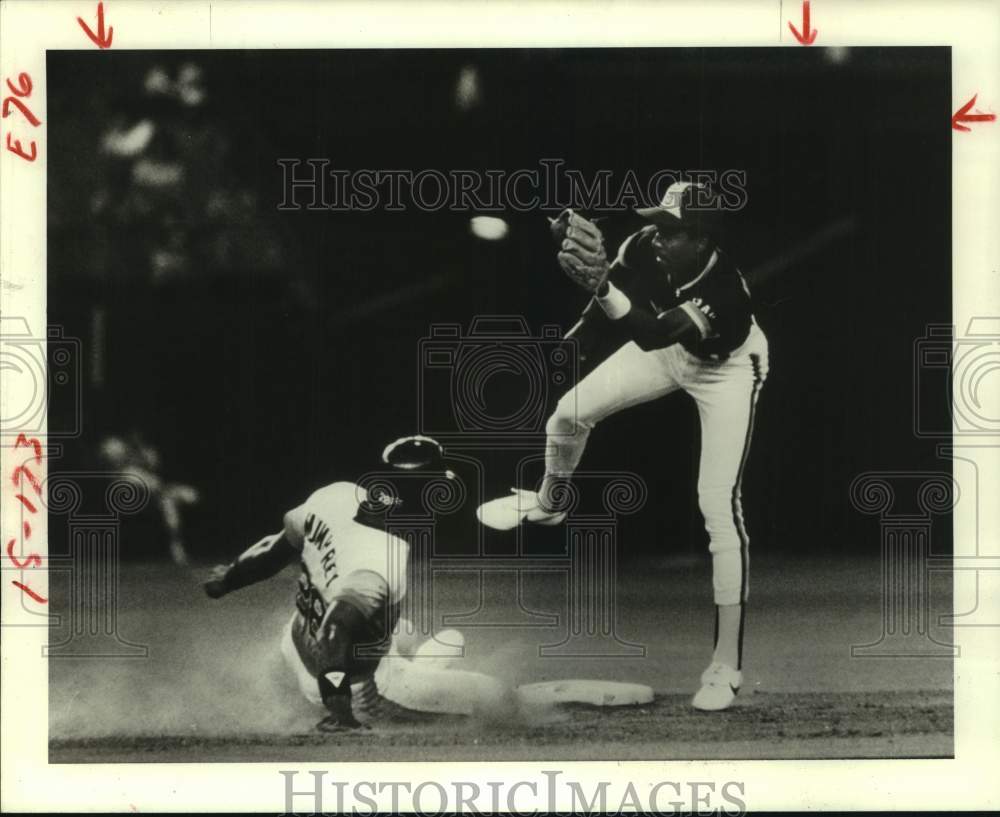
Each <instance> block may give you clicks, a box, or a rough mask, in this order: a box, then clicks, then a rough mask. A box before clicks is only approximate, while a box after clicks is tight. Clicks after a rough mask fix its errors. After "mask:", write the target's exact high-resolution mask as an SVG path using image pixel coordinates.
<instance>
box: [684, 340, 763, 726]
mask: <svg viewBox="0 0 1000 817" xmlns="http://www.w3.org/2000/svg"><path fill="white" fill-rule="evenodd" d="M747 348H748V349H749V351H748V352H746V353H744V354H740V355H734V356H733V357H732V358H730V360H728V361H726V362H725V363H722V364H719V365H718V366H717V367H706V366H702V367H700V371H699V372H698V374H697V375H696V377H695V381H694V382H693V383H691V384H690V385H689V384H685V388H686V389H687V390H688V391H689V392H690V393H691V394H692V396H693V397H694V398H695V401H696V402H697V404H698V413H699V416H700V418H701V428H702V435H701V436H702V448H701V459H700V464H699V474H698V504H699V507H700V508H701V512H702V515H703V516H704V517H705V528H706V530H707V531H708V535H709V550H710V552H711V554H712V585H713V591H714V597H715V604H716V623H715V644H714V651H713V655H712V663H711V664H710V665H709V668H708V669H707V670H706V671H705V673H704V674H703V676H702V679H701V680H702V687H701V689H700V690H699V692H698V694H697V695H696V696H695V698H694V701H693V705H694V706H695V707H696V708H698V709H706V710H716V709H725V708H727V707H728V706H729V705H730V704H732V702H733V699H734V698H735V697H736V693H737V691H738V690H739V687H740V684H741V683H742V663H743V632H744V624H745V616H746V600H747V594H748V589H749V583H748V570H749V561H750V553H749V547H750V539H749V536H748V535H747V531H746V525H745V523H744V518H743V506H742V498H741V482H742V477H743V469H744V467H745V465H746V460H747V456H748V454H749V450H750V441H751V437H752V432H753V425H754V414H755V410H756V404H757V397H758V394H759V392H760V388H761V386H762V384H763V382H764V377H765V376H766V366H767V348H766V341H764V340H763V335H756V334H753V333H752V335H751V340H750V341H748V345H747Z"/></svg>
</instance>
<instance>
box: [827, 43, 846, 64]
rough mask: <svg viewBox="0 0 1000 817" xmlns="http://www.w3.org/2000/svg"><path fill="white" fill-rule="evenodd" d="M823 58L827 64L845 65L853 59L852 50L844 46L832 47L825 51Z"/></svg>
mask: <svg viewBox="0 0 1000 817" xmlns="http://www.w3.org/2000/svg"><path fill="white" fill-rule="evenodd" d="M823 56H824V57H826V61H827V62H831V63H833V64H834V65H843V64H844V63H845V62H847V61H848V60H849V59H850V58H851V49H850V48H848V47H847V46H844V45H831V46H830V47H829V48H825V49H823Z"/></svg>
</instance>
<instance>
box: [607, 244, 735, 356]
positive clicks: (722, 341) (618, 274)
mask: <svg viewBox="0 0 1000 817" xmlns="http://www.w3.org/2000/svg"><path fill="white" fill-rule="evenodd" d="M655 236H656V227H654V226H652V225H650V226H647V227H643V228H642V229H641V230H639V231H638V232H636V233H633V234H632V235H630V236H629V237H628V238H626V239H625V241H623V242H622V244H621V247H620V248H619V250H618V257H617V259H616V260H615V265H614V268H613V270H614V272H613V275H612V282H613V283H614V285H615V286H616V287H618V288H619V289H620V290H622V292H624V293H625V294H626V295H628V297H629V300H630V301H631V302H632V308H633V309H644V310H647V311H651V312H652V313H653V314H654V315H660V314H662V313H664V312H666V311H667V310H670V309H673V308H675V307H681V308H682V309H684V311H685V312H686V313H687V314H688V316H689V317H691V319H692V321H694V323H695V324H696V325H697V327H698V330H699V331H698V335H697V336H696V337H694V338H693V339H690V340H689V339H682V340H681V341H680V343H681V344H682V345H683V346H684V348H686V349H687V350H688V351H689V352H691V353H692V354H694V355H697V356H698V357H700V358H704V359H707V360H723V359H725V358H727V357H728V356H729V354H730V353H731V352H732V351H733V350H734V349H736V348H737V347H739V346H740V345H741V344H742V343H743V341H745V340H746V338H747V335H748V334H749V332H750V325H751V322H752V320H753V309H752V307H751V303H750V291H749V289H748V288H747V285H746V282H745V281H744V280H743V276H742V275H741V274H740V271H739V270H738V269H737V268H736V265H735V264H733V262H732V260H731V259H730V258H729V257H728V256H727V255H726V254H725V253H724V252H723V251H722V250H719V249H716V250H715V252H714V253H713V254H712V256H711V258H710V260H709V261H708V262H707V263H706V264H705V266H704V268H702V269H701V270H698V271H695V270H691V271H690V272H685V271H681V273H682V274H681V275H680V276H679V277H680V278H681V279H682V280H687V281H688V282H687V283H686V284H683V285H681V286H680V287H677V288H675V287H674V286H673V285H672V284H671V282H670V280H669V278H668V277H667V274H666V273H665V272H664V270H663V268H662V267H661V266H660V264H659V263H658V262H657V260H656V251H655V250H654V248H653V244H652V242H653V238H654V237H655ZM692 275H693V277H691V276H692Z"/></svg>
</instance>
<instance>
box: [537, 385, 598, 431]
mask: <svg viewBox="0 0 1000 817" xmlns="http://www.w3.org/2000/svg"><path fill="white" fill-rule="evenodd" d="M593 427H594V424H593V423H592V422H588V420H587V418H586V417H583V416H581V415H580V413H579V411H578V407H577V403H576V399H575V398H574V397H573V392H570V393H569V394H567V395H566V396H564V397H563V398H562V399H561V400H560V401H559V403H558V405H557V406H556V409H555V411H553V412H552V414H551V416H550V417H549V419H548V422H547V423H546V424H545V433H546V434H548V435H549V436H569V435H572V434H584V433H587V432H588V431H590V429H591V428H593Z"/></svg>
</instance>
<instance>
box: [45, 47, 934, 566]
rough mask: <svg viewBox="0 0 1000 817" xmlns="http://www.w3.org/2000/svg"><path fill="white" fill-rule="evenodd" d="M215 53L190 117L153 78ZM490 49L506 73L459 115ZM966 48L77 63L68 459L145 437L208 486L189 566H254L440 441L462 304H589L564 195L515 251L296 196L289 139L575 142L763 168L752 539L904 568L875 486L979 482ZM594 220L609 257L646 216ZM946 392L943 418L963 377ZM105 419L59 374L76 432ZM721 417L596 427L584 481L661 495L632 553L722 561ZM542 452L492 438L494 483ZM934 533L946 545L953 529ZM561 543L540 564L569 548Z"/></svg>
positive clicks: (566, 309)
mask: <svg viewBox="0 0 1000 817" xmlns="http://www.w3.org/2000/svg"><path fill="white" fill-rule="evenodd" d="M186 66H193V67H194V73H192V74H191V82H190V87H191V88H192V89H193V90H192V91H191V94H194V96H190V97H189V98H188V103H184V102H183V101H178V100H177V99H175V98H173V97H170V96H169V95H166V94H158V93H156V92H155V88H156V82H157V81H158V80H157V79H156V77H157V76H158V75H156V73H155V72H156V71H157V70H159V71H161V72H162V73H163V74H164V75H166V76H168V77H170V78H171V81H176V78H177V77H178V76H179V74H180V72H182V70H188V69H187V68H185V67H186ZM467 66H474V67H475V70H476V72H477V76H478V83H479V92H478V96H477V97H476V101H475V103H474V104H463V105H460V104H456V83H457V82H458V80H459V78H460V76H461V72H462V71H463V68H465V67H467ZM949 66H950V51H949V50H948V49H947V48H919V49H918V48H854V49H850V51H849V53H848V55H847V59H846V60H843V61H840V62H835V61H832V60H831V59H830V58H829V54H827V53H826V50H825V49H822V48H810V49H741V50H729V49H675V50H658V49H621V50H611V51H609V50H601V51H596V50H588V49H579V50H572V51H566V50H527V49H518V50H510V51H492V50H476V51H461V50H441V51H407V50H398V51H392V52H388V51H379V50H366V51H335V52H334V51H326V52H312V51H295V52H290V51H267V52H241V51H229V52H214V53H207V52H184V51H169V52H158V53H156V52H129V51H117V50H115V51H111V52H107V53H98V52H60V51H50V52H49V54H48V67H47V70H48V75H49V81H48V83H47V87H48V88H49V97H48V128H49V141H50V147H49V176H48V199H49V226H48V320H49V323H50V324H54V325H60V326H63V327H64V330H65V333H66V334H67V335H69V336H71V337H77V338H80V340H81V342H82V343H83V355H82V359H81V367H82V373H83V382H82V394H81V401H82V402H81V406H82V418H83V434H82V436H81V437H79V438H78V439H73V440H69V441H67V442H66V445H65V451H64V455H63V457H62V458H61V460H53V461H52V465H51V468H52V471H53V472H57V471H58V470H59V469H60V468H66V469H80V468H88V467H95V466H94V463H95V462H96V458H97V452H98V450H99V447H100V444H101V441H102V440H103V439H105V438H106V437H107V436H108V435H112V434H119V435H120V434H128V433H129V432H131V431H136V432H139V433H141V435H142V437H143V438H144V439H145V440H147V441H148V442H149V443H150V444H152V445H153V446H155V448H156V449H157V450H158V451H159V452H160V456H161V458H162V466H163V471H164V473H167V474H169V475H170V477H171V478H172V479H176V480H178V481H182V482H185V483H189V484H191V485H194V486H196V487H197V489H198V491H199V492H200V494H201V502H200V503H199V504H198V505H197V506H195V507H193V508H192V509H190V511H189V512H188V513H187V517H186V532H187V535H186V538H187V540H188V545H189V549H190V551H191V554H192V556H193V557H194V558H196V559H199V558H202V557H204V558H205V559H208V558H211V557H214V556H216V555H218V554H220V553H223V552H225V553H230V554H231V553H233V552H235V551H236V550H239V549H242V548H243V547H245V546H246V545H248V544H250V543H251V542H252V541H253V540H254V539H255V538H258V537H259V535H260V532H261V531H266V530H268V529H270V528H271V527H273V526H274V523H275V521H276V520H280V516H281V513H282V512H283V511H284V510H285V509H287V508H288V507H291V506H292V505H293V504H294V503H295V502H297V501H298V500H299V499H301V498H302V497H303V496H305V495H307V494H308V493H309V492H310V491H311V490H312V489H313V488H315V487H317V486H318V485H320V484H323V483H325V482H329V481H332V480H333V479H337V478H344V477H348V478H349V477H352V476H355V475H357V474H358V473H360V472H361V471H364V470H366V469H368V468H370V467H372V466H373V465H374V464H375V461H376V459H377V456H378V454H379V452H381V450H382V447H383V446H384V445H385V444H386V442H388V441H389V440H392V439H394V438H395V437H398V436H400V435H402V434H406V433H411V432H414V431H416V430H418V429H417V416H418V400H419V399H421V396H422V395H423V396H426V392H421V390H420V389H419V388H418V378H420V377H422V376H423V375H422V372H421V368H420V366H419V360H418V344H419V342H420V340H421V339H422V338H425V337H427V335H428V333H429V329H430V326H431V325H432V324H435V323H451V324H460V325H461V326H462V327H464V329H465V330H466V331H467V330H468V328H469V325H470V321H471V320H472V318H473V317H475V316H477V315H521V316H523V317H524V318H525V319H526V321H527V322H528V325H529V326H530V327H531V329H532V330H533V331H534V332H538V331H539V330H540V329H541V327H542V326H543V325H551V324H554V325H558V326H560V327H561V328H562V329H563V330H566V329H568V328H569V327H570V326H571V325H572V323H573V322H574V321H575V319H576V316H577V314H578V312H579V310H580V309H581V308H582V306H583V305H584V303H585V300H586V298H585V295H584V294H582V293H581V292H580V291H579V290H578V289H576V288H574V287H573V286H572V284H571V283H570V282H569V281H567V280H566V279H565V277H564V276H563V275H562V273H561V272H560V270H559V268H558V266H557V265H556V263H555V259H554V249H553V247H552V244H551V239H550V237H549V234H548V230H547V222H546V220H545V218H544V216H545V215H555V213H546V212H542V211H534V212H509V213H503V214H502V215H503V217H504V219H505V220H506V221H507V223H508V225H509V228H510V229H509V233H508V234H507V236H506V237H505V238H504V239H503V240H500V241H492V242H487V241H482V240H480V239H478V238H476V237H475V236H474V235H472V234H471V233H470V232H469V229H468V222H469V218H470V216H472V215H475V213H471V212H449V211H447V210H442V211H439V212H436V213H423V212H419V211H416V210H413V209H409V210H406V211H404V212H385V211H381V210H378V209H375V210H372V211H370V212H307V211H289V212H282V211H279V210H278V204H279V202H280V201H281V197H282V173H281V168H280V167H279V165H278V164H277V162H278V160H279V159H282V158H289V159H300V160H306V159H309V158H312V157H323V158H329V159H330V160H331V162H332V163H334V164H335V165H336V166H339V167H342V168H347V169H357V168H373V169H380V168H412V169H414V170H420V169H423V168H436V169H439V170H441V171H443V172H448V170H449V169H453V168H486V167H489V168H498V169H504V170H506V171H508V172H513V171H514V170H516V169H518V168H535V169H537V168H538V166H539V165H538V163H539V160H540V159H545V158H553V157H557V158H559V159H562V160H564V161H565V163H566V165H567V166H568V167H571V168H575V169H578V170H579V171H580V172H581V173H583V174H584V175H585V176H587V177H590V176H591V175H593V174H594V173H596V172H597V171H599V170H608V171H610V172H611V173H612V174H613V177H614V178H615V179H620V178H622V177H623V176H624V174H626V173H627V172H629V171H633V172H634V173H635V174H636V175H637V176H638V177H639V178H640V179H643V178H646V177H647V176H648V175H650V174H652V173H653V172H655V171H656V170H658V169H661V168H681V169H715V170H718V171H720V172H722V171H723V170H726V169H737V170H740V171H744V172H745V173H746V187H747V203H746V207H745V208H744V209H743V210H742V211H740V212H738V213H735V214H732V218H731V219H730V223H729V225H728V229H729V232H728V238H727V246H728V248H729V251H730V253H731V254H732V255H733V256H734V257H735V258H736V259H737V261H738V263H739V264H740V266H741V267H742V268H743V269H744V271H745V272H747V273H748V274H749V275H750V276H751V280H752V279H753V273H754V271H755V270H756V271H767V270H774V269H778V272H776V273H774V274H771V275H763V274H762V276H761V279H760V282H759V285H757V286H755V291H754V295H755V298H756V299H757V303H758V305H759V306H758V317H759V320H760V323H761V325H762V327H763V328H764V330H765V331H766V333H767V335H768V337H769V339H770V346H771V371H770V377H769V379H768V382H767V385H766V386H765V388H764V391H763V394H762V396H761V399H760V406H759V413H758V421H757V427H756V430H755V443H754V448H753V452H752V454H751V457H750V461H749V463H748V466H747V472H746V476H745V479H744V482H743V496H744V505H745V507H746V509H747V517H748V521H749V525H750V528H751V535H752V537H753V541H754V545H753V547H754V551H755V554H757V555H760V556H764V555H765V554H767V553H768V552H781V553H783V554H786V555H799V554H801V555H803V556H811V557H817V556H831V557H833V558H836V557H837V555H838V554H840V553H842V552H845V551H854V552H857V551H864V552H867V553H870V554H871V555H873V556H874V555H875V554H876V553H877V551H878V547H879V539H878V536H879V534H878V526H877V523H876V521H875V520H873V519H872V518H870V517H865V516H862V515H861V514H859V513H858V512H857V511H856V510H854V509H853V508H852V507H851V504H850V501H849V496H848V488H849V485H850V483H851V481H852V480H853V479H854V477H856V476H857V475H858V474H860V473H862V472H864V471H868V470H878V469H900V470H914V471H919V470H927V471H949V470H950V465H949V464H948V462H947V461H946V460H942V459H940V458H938V457H937V455H936V445H937V442H936V441H935V440H927V439H917V438H916V437H915V436H914V433H913V416H914V400H915V381H916V385H917V386H919V385H920V382H919V378H917V377H916V376H915V370H914V363H913V355H914V348H915V347H914V344H915V342H916V341H917V340H918V339H920V338H922V337H923V336H924V334H925V328H926V326H927V325H928V324H948V323H950V322H951V274H950V270H951V238H950V236H951V224H950V212H951V198H950V197H951V173H950V157H951V150H950V139H951V131H950V128H949V119H948V115H949V105H950V102H951V87H950V72H949ZM151 74H152V75H153V80H150V76H151ZM151 82H152V85H151V84H150V83H151ZM150 87H152V88H153V91H151V90H150ZM199 91H200V92H201V93H202V94H203V98H197V93H198V92H199ZM141 121H149V122H151V123H152V124H153V125H154V127H155V134H154V135H153V136H152V138H151V140H150V141H149V143H148V145H145V146H144V147H143V148H142V150H141V155H142V156H145V157H146V158H148V159H149V160H150V161H148V162H147V163H145V164H144V166H143V167H144V169H143V170H142V171H136V170H135V165H136V162H137V155H138V154H135V155H133V154H129V153H128V150H129V149H131V148H130V146H129V145H128V144H125V143H124V142H122V140H123V139H124V137H125V135H127V134H128V133H130V132H131V131H130V129H132V128H134V127H135V126H136V125H137V123H139V122H141ZM109 134H110V136H109ZM116 134H117V136H116ZM115 138H118V139H119V144H118V145H117V147H116V146H115V143H114V139H115ZM109 140H110V141H109ZM116 151H117V152H116ZM172 169H175V170H179V172H180V179H179V180H177V181H176V183H174V182H171V178H172V177H170V175H169V174H170V173H171V172H173V170H172ZM143 174H145V175H143ZM157 174H160V175H157ZM164 174H165V175H164ZM137 179H139V181H137ZM143 185H146V186H145V187H144V186H143ZM598 215H604V216H606V217H607V218H608V221H607V222H606V225H607V227H606V232H607V234H608V236H609V238H611V239H612V243H613V240H614V238H615V237H616V236H617V238H619V239H620V238H621V237H623V236H624V235H626V234H627V232H628V231H629V230H630V229H634V227H635V223H634V221H633V220H632V219H630V217H629V216H627V215H623V214H621V213H598ZM517 387H518V386H517V384H516V383H515V382H514V381H507V382H504V381H503V379H502V378H501V379H500V380H499V381H498V382H497V383H496V384H493V385H492V386H490V389H491V390H490V391H488V392H487V394H488V395H493V396H494V397H495V398H496V399H497V400H501V401H502V399H503V394H504V393H508V396H509V393H510V391H511V390H514V391H516V389H517ZM557 397H558V391H555V390H553V391H552V393H551V394H549V395H548V396H547V399H548V400H549V401H550V404H551V402H552V401H554V400H555V399H556V398H557ZM916 399H917V400H921V401H926V405H925V410H927V411H937V412H938V413H939V414H940V412H941V411H943V409H944V405H945V400H946V392H943V391H941V390H940V389H938V390H937V391H928V392H924V391H920V390H919V389H918V390H917V392H916ZM75 410H76V408H75V406H73V405H70V404H69V402H68V401H67V400H65V399H62V402H61V398H60V397H59V393H58V392H56V393H55V395H54V398H53V403H52V406H51V412H52V418H53V419H52V421H51V424H53V425H58V424H59V423H60V422H63V421H64V420H65V418H66V416H67V413H68V412H73V411H75ZM698 435H699V432H698V423H697V416H696V413H695V411H694V406H693V404H692V403H691V402H690V401H689V400H687V399H685V398H683V397H679V396H678V397H674V398H672V399H668V400H665V401H657V402H653V403H650V404H647V405H643V406H640V407H637V408H634V409H631V410H629V411H628V412H626V413H623V414H621V415H618V416H617V417H615V418H613V419H611V420H609V421H607V422H606V423H603V424H602V425H601V427H600V428H599V429H598V431H597V432H595V433H594V434H593V436H592V438H591V443H590V447H589V448H588V451H587V454H586V457H585V459H584V462H583V467H584V468H585V469H586V468H596V469H606V470H614V469H624V470H631V471H634V472H636V473H638V474H639V475H640V476H641V477H642V478H643V479H644V480H646V482H647V484H648V486H649V490H650V494H649V499H648V501H647V505H646V507H645V509H644V510H642V511H640V512H639V513H637V514H636V515H634V516H630V517H626V518H625V519H623V521H622V528H621V535H622V537H623V540H622V541H623V542H624V543H625V547H624V548H623V550H622V558H623V559H624V560H628V559H630V558H632V557H634V556H635V555H637V554H643V555H650V554H656V555H660V554H662V555H665V556H666V555H671V554H680V555H684V554H691V555H697V556H698V558H706V559H707V556H705V548H704V536H705V534H704V533H703V532H702V530H701V520H700V516H699V514H698V510H697V503H696V501H695V484H694V480H695V476H694V473H693V468H692V466H693V463H694V462H695V461H696V458H697V452H698V443H699V440H698ZM525 453H527V452H526V451H518V452H513V451H503V450H493V451H484V452H482V454H481V460H482V462H483V465H484V467H485V474H486V486H485V490H486V493H487V494H488V495H490V496H492V495H494V494H496V493H497V492H498V491H501V492H502V491H503V490H506V488H507V487H508V486H509V485H510V484H511V481H512V474H513V470H514V465H515V463H516V460H517V458H518V457H519V456H521V455H523V454H525ZM476 499H477V498H473V499H471V500H470V502H469V506H468V509H467V513H466V514H465V517H464V521H462V520H451V521H450V522H449V523H448V525H446V526H445V527H444V528H443V531H447V534H446V535H444V536H443V538H442V540H441V542H439V547H440V548H442V549H443V550H444V551H454V552H461V551H463V550H466V551H467V549H468V541H469V537H468V535H467V534H468V530H467V528H468V529H471V526H472V525H474V520H473V519H472V509H473V508H474V506H475V500H476ZM127 525H128V526H127V528H126V530H127V531H128V530H130V531H132V534H131V535H130V534H128V533H127V532H126V534H125V535H124V536H123V540H122V541H123V551H124V552H123V555H124V556H125V557H127V558H128V557H135V558H160V557H161V556H162V555H163V553H164V550H163V545H162V542H159V541H157V536H158V534H157V531H156V524H155V519H146V520H144V519H141V518H140V519H138V520H133V521H131V522H129V523H127ZM938 528H940V531H938V529H937V528H936V529H935V539H934V542H935V549H937V550H941V549H946V548H947V547H948V546H949V537H950V522H949V521H948V520H947V519H943V520H942V521H941V524H940V525H939V526H938ZM53 535H54V537H55V541H54V542H53V545H52V549H53V552H57V551H58V549H59V543H58V537H59V531H58V529H54V530H53ZM532 535H533V538H532V540H531V542H530V543H529V544H530V545H531V547H534V548H538V549H539V550H544V549H547V548H555V547H558V546H559V543H560V542H561V541H562V538H561V535H560V534H559V533H557V532H553V531H535V532H533V534H532ZM487 541H488V544H489V546H490V547H492V548H496V550H497V552H505V551H506V550H509V548H510V547H511V544H510V542H509V541H505V540H503V539H502V537H499V536H497V537H489V538H488V540H487Z"/></svg>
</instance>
